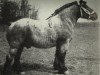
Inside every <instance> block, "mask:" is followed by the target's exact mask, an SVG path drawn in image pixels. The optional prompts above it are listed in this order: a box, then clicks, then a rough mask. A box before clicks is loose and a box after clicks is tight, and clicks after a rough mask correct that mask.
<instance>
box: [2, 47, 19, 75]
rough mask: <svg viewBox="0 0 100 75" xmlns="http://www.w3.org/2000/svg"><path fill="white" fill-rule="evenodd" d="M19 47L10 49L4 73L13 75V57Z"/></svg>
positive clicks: (4, 74)
mask: <svg viewBox="0 0 100 75" xmlns="http://www.w3.org/2000/svg"><path fill="white" fill-rule="evenodd" d="M17 51H18V49H17V48H12V49H10V50H9V53H8V54H7V56H6V62H5V64H4V69H3V75H11V72H12V71H11V69H12V68H11V65H12V62H13V59H14V57H15V55H16V53H17Z"/></svg>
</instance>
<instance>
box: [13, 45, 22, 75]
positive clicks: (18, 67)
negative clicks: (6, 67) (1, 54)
mask: <svg viewBox="0 0 100 75" xmlns="http://www.w3.org/2000/svg"><path fill="white" fill-rule="evenodd" d="M22 51H23V47H20V48H19V49H18V51H17V53H16V55H15V57H14V64H13V66H12V67H13V70H14V71H15V72H16V73H18V74H19V73H20V72H22V67H21V63H20V57H21V53H22Z"/></svg>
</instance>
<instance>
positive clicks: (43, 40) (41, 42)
mask: <svg viewBox="0 0 100 75" xmlns="http://www.w3.org/2000/svg"><path fill="white" fill-rule="evenodd" d="M32 41H33V43H32V45H33V46H34V47H37V48H50V47H54V46H55V45H56V38H55V37H53V36H52V37H47V36H41V37H39V36H34V37H33V39H32Z"/></svg>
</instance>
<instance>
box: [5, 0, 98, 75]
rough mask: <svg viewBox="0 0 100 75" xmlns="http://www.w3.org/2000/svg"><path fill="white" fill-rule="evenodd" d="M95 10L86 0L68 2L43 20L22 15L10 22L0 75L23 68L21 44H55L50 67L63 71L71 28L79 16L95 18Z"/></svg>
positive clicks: (52, 45)
mask: <svg viewBox="0 0 100 75" xmlns="http://www.w3.org/2000/svg"><path fill="white" fill-rule="evenodd" d="M97 17H98V16H97V14H96V12H94V10H92V9H91V8H90V7H89V6H88V5H87V3H86V2H85V1H83V0H81V1H80V2H79V3H78V2H77V1H74V2H71V3H68V4H65V5H63V6H62V7H60V8H59V9H57V10H55V12H54V13H53V14H52V15H51V16H50V17H49V18H47V19H46V20H33V19H29V18H23V19H20V20H18V21H15V22H13V23H12V24H11V25H10V26H9V29H8V31H7V41H8V43H9V46H10V49H9V53H8V54H7V56H6V62H5V64H4V69H3V75H11V71H12V69H13V70H15V71H17V72H18V73H21V72H22V69H21V65H20V57H21V53H22V51H23V48H24V47H27V48H30V47H31V46H34V47H37V48H51V47H56V53H55V59H54V64H53V67H54V69H56V70H58V73H66V72H67V70H68V69H67V67H65V56H66V51H67V50H68V46H69V43H70V41H71V39H72V37H73V32H74V30H73V28H74V26H75V24H76V23H77V20H78V19H79V18H85V19H90V20H96V19H97Z"/></svg>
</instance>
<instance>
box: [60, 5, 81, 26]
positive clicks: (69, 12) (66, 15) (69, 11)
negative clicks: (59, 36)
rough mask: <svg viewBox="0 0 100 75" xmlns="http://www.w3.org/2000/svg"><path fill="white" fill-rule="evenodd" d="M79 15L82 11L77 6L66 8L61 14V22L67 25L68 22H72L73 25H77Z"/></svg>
mask: <svg viewBox="0 0 100 75" xmlns="http://www.w3.org/2000/svg"><path fill="white" fill-rule="evenodd" d="M79 15H80V9H79V7H78V6H77V5H73V6H71V7H69V8H66V9H65V10H63V11H62V12H61V13H59V16H60V18H61V20H62V21H63V22H65V24H67V23H66V22H68V20H70V21H71V22H72V23H73V25H75V24H76V22H77V20H78V18H79Z"/></svg>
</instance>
